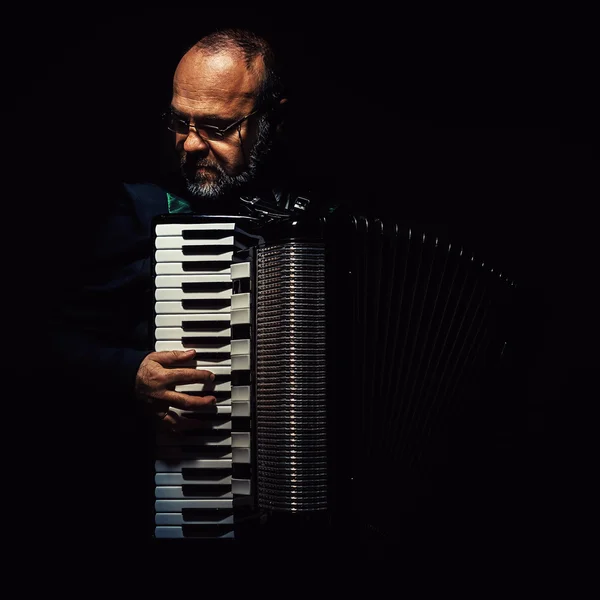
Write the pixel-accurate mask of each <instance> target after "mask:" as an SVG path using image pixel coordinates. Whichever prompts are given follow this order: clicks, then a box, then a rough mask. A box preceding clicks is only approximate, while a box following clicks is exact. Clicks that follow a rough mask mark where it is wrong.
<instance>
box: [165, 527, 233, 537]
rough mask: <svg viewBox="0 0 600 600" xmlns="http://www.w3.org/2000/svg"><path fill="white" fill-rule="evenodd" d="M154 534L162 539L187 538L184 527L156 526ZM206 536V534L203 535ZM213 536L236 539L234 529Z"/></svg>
mask: <svg viewBox="0 0 600 600" xmlns="http://www.w3.org/2000/svg"><path fill="white" fill-rule="evenodd" d="M154 536H155V537H157V538H160V539H182V538H185V537H187V536H185V535H183V528H182V527H163V526H160V527H155V528H154ZM203 537H206V536H203ZM209 537H212V538H214V539H219V540H221V539H235V535H234V533H233V531H228V532H227V533H224V534H222V535H214V536H209Z"/></svg>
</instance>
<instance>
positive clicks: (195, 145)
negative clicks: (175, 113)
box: [183, 125, 209, 152]
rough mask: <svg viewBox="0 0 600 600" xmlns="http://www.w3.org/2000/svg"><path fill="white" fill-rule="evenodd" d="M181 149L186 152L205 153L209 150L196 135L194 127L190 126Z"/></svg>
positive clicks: (205, 143) (204, 142)
mask: <svg viewBox="0 0 600 600" xmlns="http://www.w3.org/2000/svg"><path fill="white" fill-rule="evenodd" d="M183 149H184V150H185V151H186V152H205V151H207V150H208V149H209V145H208V143H207V142H206V141H205V140H203V139H202V138H201V137H200V136H199V135H198V132H197V131H196V130H195V129H194V126H193V125H190V127H189V129H188V132H187V135H186V136H185V140H183Z"/></svg>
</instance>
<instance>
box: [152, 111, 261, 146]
mask: <svg viewBox="0 0 600 600" xmlns="http://www.w3.org/2000/svg"><path fill="white" fill-rule="evenodd" d="M257 112H258V109H256V110H254V111H252V112H251V113H249V114H247V115H246V116H245V117H242V118H241V119H238V120H237V121H234V122H233V123H230V124H229V125H227V127H223V128H220V127H217V126H215V125H202V124H201V123H194V124H193V125H192V124H191V123H190V121H189V120H188V119H185V118H184V117H182V116H181V115H178V114H177V113H175V112H173V110H172V109H170V110H168V111H167V112H165V113H164V114H163V117H164V119H165V120H166V123H167V128H168V129H169V131H173V132H175V133H180V134H183V135H187V134H188V133H189V131H190V128H192V127H193V128H194V131H195V132H196V133H197V134H198V136H199V137H201V138H202V139H203V140H204V141H208V142H214V141H227V140H228V139H230V138H231V135H232V133H233V132H234V131H235V130H236V128H237V132H238V135H239V136H240V141H241V126H242V123H243V122H244V121H246V120H247V119H249V118H250V117H251V116H252V115H255V114H256V113H257Z"/></svg>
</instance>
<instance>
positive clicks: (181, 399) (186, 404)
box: [163, 392, 217, 411]
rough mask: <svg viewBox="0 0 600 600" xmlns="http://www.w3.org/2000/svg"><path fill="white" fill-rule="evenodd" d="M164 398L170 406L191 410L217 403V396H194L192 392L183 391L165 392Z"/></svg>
mask: <svg viewBox="0 0 600 600" xmlns="http://www.w3.org/2000/svg"><path fill="white" fill-rule="evenodd" d="M163 400H164V401H166V402H168V404H169V406H174V407H176V408H179V409H181V410H189V411H193V410H194V409H196V408H201V407H204V406H210V405H214V404H216V403H217V399H216V397H215V396H211V395H208V396H193V395H192V394H183V393H181V392H165V394H164V396H163Z"/></svg>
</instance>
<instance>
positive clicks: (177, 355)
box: [147, 348, 196, 367]
mask: <svg viewBox="0 0 600 600" xmlns="http://www.w3.org/2000/svg"><path fill="white" fill-rule="evenodd" d="M195 356H196V351H195V350H194V349H193V348H192V349H190V350H163V351H161V352H152V353H150V354H149V355H148V356H147V358H149V359H150V360H154V361H156V362H157V363H158V364H160V365H162V366H163V367H170V366H171V365H177V364H180V363H182V362H185V361H186V360H191V359H192V358H194V357H195Z"/></svg>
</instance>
